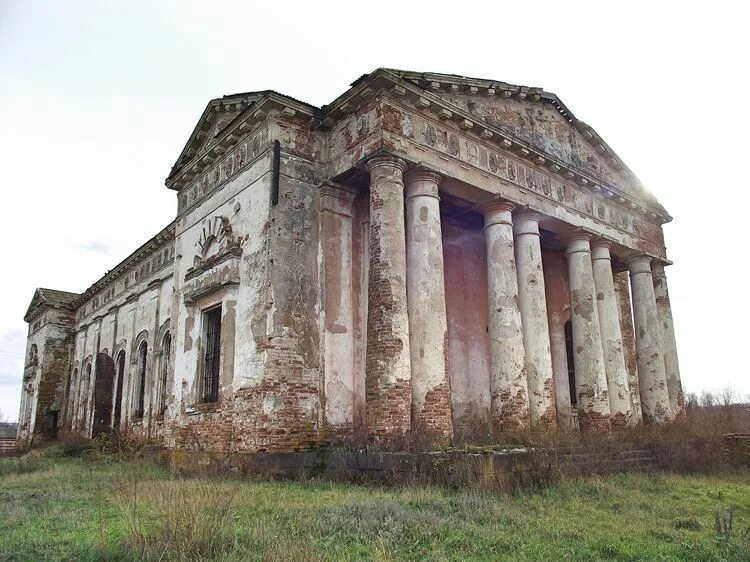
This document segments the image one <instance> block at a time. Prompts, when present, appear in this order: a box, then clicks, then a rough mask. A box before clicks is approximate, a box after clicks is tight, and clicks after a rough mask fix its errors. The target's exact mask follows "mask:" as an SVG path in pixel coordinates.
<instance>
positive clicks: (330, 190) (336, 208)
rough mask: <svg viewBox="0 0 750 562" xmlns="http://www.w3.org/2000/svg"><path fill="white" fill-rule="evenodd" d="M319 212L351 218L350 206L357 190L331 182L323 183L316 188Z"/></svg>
mask: <svg viewBox="0 0 750 562" xmlns="http://www.w3.org/2000/svg"><path fill="white" fill-rule="evenodd" d="M318 193H319V195H320V210H321V211H329V212H334V213H337V214H340V215H344V216H347V217H351V216H352V204H353V202H354V199H355V197H356V196H357V190H356V189H354V188H351V187H349V186H347V185H343V184H340V183H336V182H333V181H324V182H323V183H321V184H320V185H319V186H318Z"/></svg>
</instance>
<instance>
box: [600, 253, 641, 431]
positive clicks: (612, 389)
mask: <svg viewBox="0 0 750 562" xmlns="http://www.w3.org/2000/svg"><path fill="white" fill-rule="evenodd" d="M609 246H610V244H609V242H607V241H606V240H596V241H594V242H592V244H591V259H592V264H593V268H594V285H595V286H596V302H597V306H598V311H599V326H600V328H601V339H602V351H603V352H604V368H605V371H606V373H607V389H608V391H609V409H610V413H611V414H612V426H613V427H623V426H626V425H629V424H630V423H631V421H632V417H633V411H632V410H633V407H632V404H631V402H630V384H629V383H628V370H627V367H626V365H625V355H624V353H623V345H622V332H621V331H620V314H619V302H618V300H617V295H616V294H615V283H614V278H613V277H612V258H611V256H610V253H609Z"/></svg>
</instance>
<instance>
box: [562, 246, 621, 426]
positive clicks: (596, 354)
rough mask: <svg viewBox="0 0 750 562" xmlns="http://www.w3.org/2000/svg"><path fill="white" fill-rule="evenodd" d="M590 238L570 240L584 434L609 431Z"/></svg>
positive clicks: (580, 417) (572, 310)
mask: <svg viewBox="0 0 750 562" xmlns="http://www.w3.org/2000/svg"><path fill="white" fill-rule="evenodd" d="M590 240H591V235H590V234H589V233H588V232H580V231H579V232H574V233H573V234H571V235H570V236H569V237H568V240H567V249H566V254H567V256H568V283H569V284H570V316H571V324H572V326H573V353H574V357H575V361H574V363H575V372H576V397H577V399H578V424H579V426H580V427H581V429H583V430H596V431H609V430H610V429H611V424H610V411H609V397H608V392H607V374H606V371H605V367H604V352H603V351H602V338H601V331H600V329H601V328H600V325H599V310H598V307H597V301H596V297H597V295H596V288H595V286H594V272H593V267H592V264H591V246H590Z"/></svg>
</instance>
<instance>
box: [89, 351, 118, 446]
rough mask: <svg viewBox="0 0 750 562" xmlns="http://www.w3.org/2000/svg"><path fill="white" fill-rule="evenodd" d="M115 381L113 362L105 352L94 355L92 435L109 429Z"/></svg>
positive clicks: (94, 435)
mask: <svg viewBox="0 0 750 562" xmlns="http://www.w3.org/2000/svg"><path fill="white" fill-rule="evenodd" d="M114 382H115V362H114V361H112V358H111V357H110V356H109V355H107V354H106V353H99V354H98V355H97V356H96V375H95V378H94V426H93V429H92V432H91V436H92V437H96V436H97V435H99V434H100V433H105V432H107V431H109V430H110V429H111V423H112V387H113V385H114Z"/></svg>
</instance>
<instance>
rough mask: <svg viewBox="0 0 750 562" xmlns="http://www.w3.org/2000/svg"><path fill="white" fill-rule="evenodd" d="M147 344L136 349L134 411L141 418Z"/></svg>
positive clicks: (143, 411) (144, 388) (144, 391)
mask: <svg viewBox="0 0 750 562" xmlns="http://www.w3.org/2000/svg"><path fill="white" fill-rule="evenodd" d="M147 353H148V346H147V345H146V343H145V342H144V343H143V344H141V347H140V349H139V350H138V407H137V408H136V411H135V417H136V418H142V417H143V414H144V413H145V408H144V403H145V400H144V398H145V394H146V354H147Z"/></svg>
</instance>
